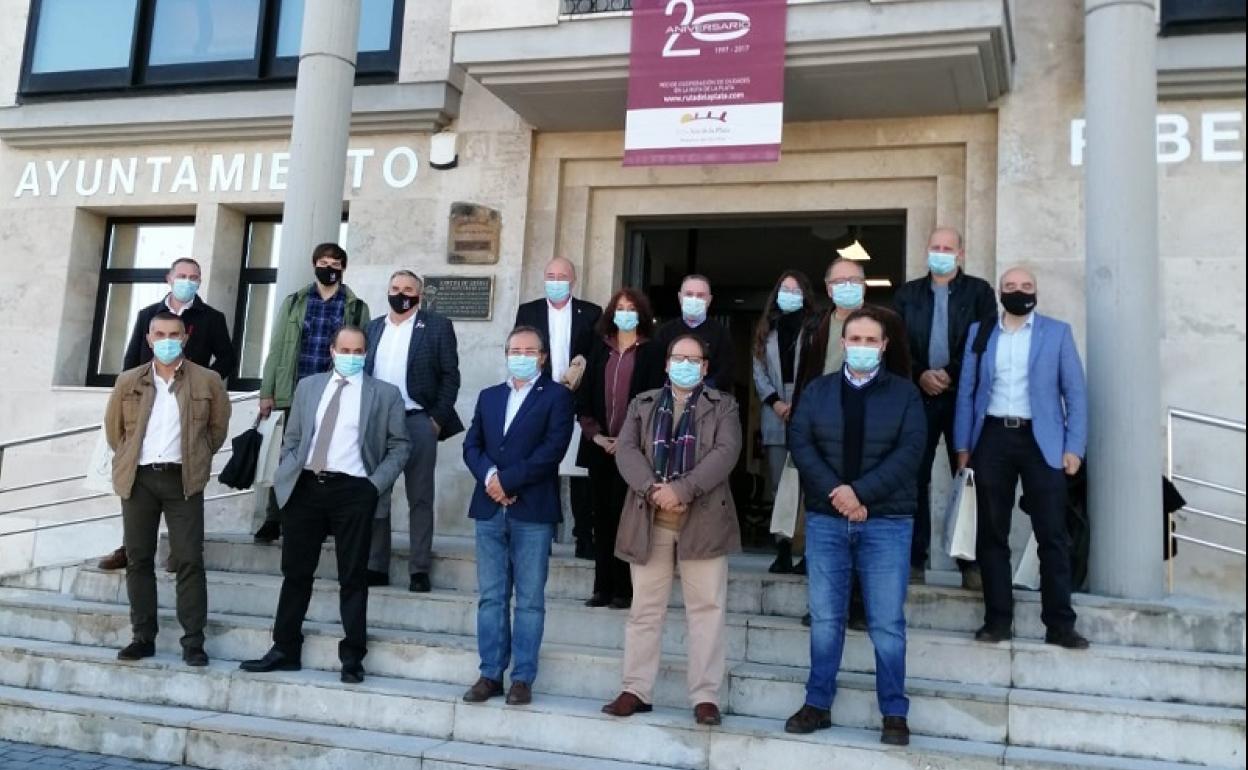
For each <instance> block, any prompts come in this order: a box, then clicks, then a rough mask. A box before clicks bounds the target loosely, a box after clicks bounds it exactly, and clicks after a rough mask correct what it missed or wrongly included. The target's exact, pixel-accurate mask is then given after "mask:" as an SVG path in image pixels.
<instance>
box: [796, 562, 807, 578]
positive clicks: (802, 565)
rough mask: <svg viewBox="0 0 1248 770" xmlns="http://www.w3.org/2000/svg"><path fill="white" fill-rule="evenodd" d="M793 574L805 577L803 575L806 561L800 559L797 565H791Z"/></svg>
mask: <svg viewBox="0 0 1248 770" xmlns="http://www.w3.org/2000/svg"><path fill="white" fill-rule="evenodd" d="M793 574H794V575H805V574H806V560H805V559H802V560H801V561H799V562H798V563H797V564H794V565H793Z"/></svg>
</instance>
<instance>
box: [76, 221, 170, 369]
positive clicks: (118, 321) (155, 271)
mask: <svg viewBox="0 0 1248 770" xmlns="http://www.w3.org/2000/svg"><path fill="white" fill-rule="evenodd" d="M106 232H107V235H106V237H105V239H104V254H103V258H102V260H101V262H102V266H101V269H100V288H99V292H98V294H97V296H96V301H95V324H94V326H93V328H92V332H91V362H90V366H89V367H88V369H87V384H88V385H99V386H110V385H112V384H113V381H114V380H116V379H117V375H118V374H121V372H122V371H123V370H124V369H125V365H124V362H125V355H126V345H127V344H128V343H129V342H130V333H131V330H132V329H133V328H134V321H135V318H136V317H137V316H138V314H139V311H140V310H142V309H143V308H144V307H146V306H148V305H151V304H152V303H154V302H159V301H160V300H161V299H163V298H164V297H165V295H166V294H167V293H168V292H169V287H168V285H167V284H166V283H165V275H166V274H167V273H168V272H169V265H171V264H172V263H173V260H175V259H177V258H178V257H188V256H190V255H191V247H192V245H193V242H194V234H195V221H194V220H193V219H189V218H177V219H157V220H134V219H110V220H108V225H107V231H106Z"/></svg>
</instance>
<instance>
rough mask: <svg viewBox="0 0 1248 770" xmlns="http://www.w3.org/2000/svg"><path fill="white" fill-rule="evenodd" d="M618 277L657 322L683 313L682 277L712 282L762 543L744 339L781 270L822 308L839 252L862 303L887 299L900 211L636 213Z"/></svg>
mask: <svg viewBox="0 0 1248 770" xmlns="http://www.w3.org/2000/svg"><path fill="white" fill-rule="evenodd" d="M626 243H627V253H626V257H625V262H624V282H625V283H626V284H629V285H632V286H636V287H639V288H641V289H643V290H644V291H645V292H646V294H647V295H648V296H649V298H650V301H651V303H652V304H653V306H654V312H655V315H656V317H657V318H658V321H659V323H662V322H664V321H667V320H668V319H671V318H675V317H677V316H678V315H679V314H680V308H679V301H678V300H677V294H678V292H679V289H680V281H681V279H682V278H683V277H684V276H686V275H688V274H690V273H700V274H702V275H705V276H706V277H707V278H709V279H710V281H711V288H712V292H713V295H714V301H713V302H712V305H711V309H710V315H711V316H712V317H714V318H715V319H716V320H718V321H719V322H720V323H722V324H723V325H724V326H725V327H727V328H728V330H729V331H730V333H731V335H732V340H733V351H734V360H735V368H734V378H733V388H732V391H733V395H734V396H735V397H736V399H737V401H738V403H739V404H740V405H741V428H742V436H743V439H744V449H743V451H742V453H741V459H740V461H738V463H737V467H736V470H735V471H734V472H733V477H732V491H733V497H734V498H735V501H736V504H737V509H738V512H739V515H740V519H741V535H742V539H743V541H744V543H745V544H746V547H747V548H753V549H765V548H768V547H770V544H771V542H772V538H771V535H770V534H769V532H768V527H769V522H770V517H771V500H770V497H769V493H768V486H767V464H766V460H765V458H764V453H763V447H762V434H761V432H760V430H759V406H760V404H759V399H758V397H757V394H756V393H755V392H754V386H753V378H752V375H751V367H752V362H753V354H752V351H751V340H752V337H753V332H754V328H755V325H756V324H757V323H758V320H759V318H760V317H761V316H762V314H763V311H764V305H765V303H766V302H767V297H768V296H769V294H770V292H771V289H772V286H773V285H774V284H775V282H776V279H777V278H778V277H779V275H780V273H781V272H782V271H784V270H786V269H794V270H800V271H802V272H803V273H805V274H806V275H807V277H808V278H809V279H810V282H811V285H812V287H813V288H814V291H815V293H816V297H817V301H818V302H819V309H820V310H821V311H822V310H824V309H825V308H826V307H827V306H828V299H827V295H826V292H825V290H824V284H823V276H824V273H825V271H826V270H827V267H828V264H829V263H830V262H831V261H832V260H833V259H835V258H836V257H837V256H838V254H839V255H841V256H844V257H847V258H850V259H858V260H861V262H862V265H863V267H864V269H865V270H866V273H867V280H868V289H867V301H868V302H874V303H880V304H888V303H891V301H892V295H893V291H894V290H895V288H896V287H899V286H900V285H901V284H902V283H903V282H904V281H905V264H906V260H905V243H906V219H905V212H899V211H883V212H839V213H835V214H827V215H820V216H810V215H803V216H801V217H800V218H776V217H774V216H769V217H765V218H763V217H760V218H749V217H746V218H742V217H740V216H733V217H732V218H731V219H724V218H705V219H696V220H689V219H682V220H680V221H672V220H636V221H632V222H629V223H628V225H627V229H626Z"/></svg>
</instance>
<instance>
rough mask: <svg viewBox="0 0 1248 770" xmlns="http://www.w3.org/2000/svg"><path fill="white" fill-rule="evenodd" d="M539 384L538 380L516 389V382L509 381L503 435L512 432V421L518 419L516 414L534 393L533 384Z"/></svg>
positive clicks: (525, 383) (534, 379)
mask: <svg viewBox="0 0 1248 770" xmlns="http://www.w3.org/2000/svg"><path fill="white" fill-rule="evenodd" d="M535 382H537V378H536V377H534V378H533V379H531V380H529V381H528V382H524V383H520V387H519V388H517V387H516V381H515V380H508V381H507V412H506V415H505V416H504V417H503V435H507V431H509V430H511V421H512V420H514V419H516V414H517V413H518V412H519V411H520V407H521V405H523V404H524V400H525V399H526V398H528V397H529V393H531V392H533V384H534V383H535Z"/></svg>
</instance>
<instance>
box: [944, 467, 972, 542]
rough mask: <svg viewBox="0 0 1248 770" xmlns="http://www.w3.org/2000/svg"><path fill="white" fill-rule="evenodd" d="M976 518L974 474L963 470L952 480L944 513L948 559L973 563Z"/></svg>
mask: <svg viewBox="0 0 1248 770" xmlns="http://www.w3.org/2000/svg"><path fill="white" fill-rule="evenodd" d="M977 516H978V511H977V508H976V502H975V472H974V471H972V470H971V469H970V468H963V469H962V470H960V471H958V475H957V476H955V477H954V478H953V494H952V495H950V496H949V508H948V510H947V511H946V512H945V552H946V553H948V554H949V556H950V558H953V559H963V560H965V561H975V539H976V537H977V532H978V523H977V522H978V519H977Z"/></svg>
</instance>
